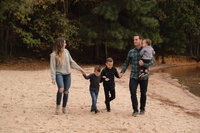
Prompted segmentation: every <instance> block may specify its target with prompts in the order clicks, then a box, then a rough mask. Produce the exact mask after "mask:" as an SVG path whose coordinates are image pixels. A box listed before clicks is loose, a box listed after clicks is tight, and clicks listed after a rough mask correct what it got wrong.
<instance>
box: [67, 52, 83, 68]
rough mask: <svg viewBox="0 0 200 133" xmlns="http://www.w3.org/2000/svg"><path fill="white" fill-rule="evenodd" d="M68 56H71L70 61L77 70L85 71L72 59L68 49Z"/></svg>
mask: <svg viewBox="0 0 200 133" xmlns="http://www.w3.org/2000/svg"><path fill="white" fill-rule="evenodd" d="M68 56H69V61H70V64H71V66H72V67H73V68H75V69H76V70H78V71H81V72H83V69H82V68H81V67H80V66H79V65H78V64H77V63H76V62H75V61H74V60H73V59H72V57H71V55H70V53H69V51H68Z"/></svg>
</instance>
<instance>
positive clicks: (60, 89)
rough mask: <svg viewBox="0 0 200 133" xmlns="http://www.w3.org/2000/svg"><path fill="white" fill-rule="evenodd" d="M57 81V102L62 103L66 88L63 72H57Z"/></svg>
mask: <svg viewBox="0 0 200 133" xmlns="http://www.w3.org/2000/svg"><path fill="white" fill-rule="evenodd" d="M56 83H57V86H58V92H57V98H56V104H57V105H60V102H61V98H62V92H63V90H64V83H63V76H62V75H61V74H56Z"/></svg>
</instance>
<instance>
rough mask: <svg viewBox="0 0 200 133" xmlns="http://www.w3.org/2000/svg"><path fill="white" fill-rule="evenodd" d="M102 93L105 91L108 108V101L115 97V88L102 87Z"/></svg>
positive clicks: (108, 106)
mask: <svg viewBox="0 0 200 133" xmlns="http://www.w3.org/2000/svg"><path fill="white" fill-rule="evenodd" d="M104 93H105V104H106V109H107V110H110V101H112V100H113V99H115V88H110V87H104ZM110 95H111V96H110Z"/></svg>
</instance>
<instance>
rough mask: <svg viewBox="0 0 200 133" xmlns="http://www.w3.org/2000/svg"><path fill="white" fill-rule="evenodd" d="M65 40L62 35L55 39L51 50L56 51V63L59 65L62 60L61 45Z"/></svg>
mask: <svg viewBox="0 0 200 133" xmlns="http://www.w3.org/2000/svg"><path fill="white" fill-rule="evenodd" d="M64 42H65V38H64V37H59V38H57V39H56V40H55V43H54V46H53V51H55V52H56V65H61V64H62V61H63V53H64V50H63V45H64Z"/></svg>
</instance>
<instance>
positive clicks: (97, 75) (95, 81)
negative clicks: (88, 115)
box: [83, 66, 101, 114]
mask: <svg viewBox="0 0 200 133" xmlns="http://www.w3.org/2000/svg"><path fill="white" fill-rule="evenodd" d="M83 76H84V78H85V79H90V94H91V97H92V106H91V112H95V114H96V113H98V112H99V111H98V109H97V106H96V103H97V98H98V93H99V83H100V82H101V67H100V66H96V67H95V68H94V73H91V74H90V75H88V76H87V75H86V74H85V73H84V74H83Z"/></svg>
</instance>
